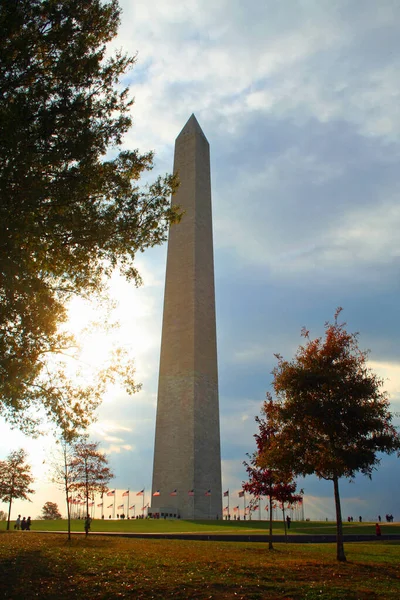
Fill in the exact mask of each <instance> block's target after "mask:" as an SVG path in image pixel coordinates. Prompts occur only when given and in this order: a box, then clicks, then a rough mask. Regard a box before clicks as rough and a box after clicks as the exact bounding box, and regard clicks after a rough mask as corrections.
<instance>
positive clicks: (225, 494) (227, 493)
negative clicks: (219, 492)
mask: <svg viewBox="0 0 400 600" xmlns="http://www.w3.org/2000/svg"><path fill="white" fill-rule="evenodd" d="M227 496H229V490H226V492H224V498H226V497H227Z"/></svg>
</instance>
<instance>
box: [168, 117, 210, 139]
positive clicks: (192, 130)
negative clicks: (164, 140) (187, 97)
mask: <svg viewBox="0 0 400 600" xmlns="http://www.w3.org/2000/svg"><path fill="white" fill-rule="evenodd" d="M193 134H195V135H201V136H202V137H203V138H204V139H205V140H206V142H207V143H208V140H207V138H206V136H205V135H204V132H203V130H202V128H201V127H200V125H199V122H198V120H197V119H196V117H195V116H194V114H193V113H192V115H191V117H189V119H188V121H187V123H186V125H185V126H184V128H183V129H182V131H181V132H180V134H179V135H178V137H177V138H176V139H177V140H179V138H180V137H181V136H184V135H193Z"/></svg>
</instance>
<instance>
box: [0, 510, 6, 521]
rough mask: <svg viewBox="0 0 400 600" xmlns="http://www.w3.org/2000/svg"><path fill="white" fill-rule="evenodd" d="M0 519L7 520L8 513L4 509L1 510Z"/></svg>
mask: <svg viewBox="0 0 400 600" xmlns="http://www.w3.org/2000/svg"><path fill="white" fill-rule="evenodd" d="M0 521H7V513H6V512H4V510H0Z"/></svg>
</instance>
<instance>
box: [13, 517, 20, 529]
mask: <svg viewBox="0 0 400 600" xmlns="http://www.w3.org/2000/svg"><path fill="white" fill-rule="evenodd" d="M20 527H21V515H18V518H17V520H16V521H15V525H14V529H19V528H20Z"/></svg>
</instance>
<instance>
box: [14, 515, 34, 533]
mask: <svg viewBox="0 0 400 600" xmlns="http://www.w3.org/2000/svg"><path fill="white" fill-rule="evenodd" d="M14 529H22V531H30V530H31V518H30V517H28V518H25V517H23V518H22V520H21V515H18V518H17V520H16V521H15V525H14Z"/></svg>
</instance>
